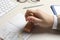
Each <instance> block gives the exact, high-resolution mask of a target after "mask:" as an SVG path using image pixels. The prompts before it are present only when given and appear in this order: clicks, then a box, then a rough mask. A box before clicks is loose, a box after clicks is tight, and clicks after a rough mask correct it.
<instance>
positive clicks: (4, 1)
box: [0, 0, 17, 16]
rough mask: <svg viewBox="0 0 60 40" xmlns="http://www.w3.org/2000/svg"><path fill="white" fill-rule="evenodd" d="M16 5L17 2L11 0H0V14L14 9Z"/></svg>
mask: <svg viewBox="0 0 60 40" xmlns="http://www.w3.org/2000/svg"><path fill="white" fill-rule="evenodd" d="M16 6H17V4H16V3H14V2H12V1H11V0H0V16H3V15H4V14H6V13H7V12H9V11H11V10H12V9H14V8H15V7H16Z"/></svg>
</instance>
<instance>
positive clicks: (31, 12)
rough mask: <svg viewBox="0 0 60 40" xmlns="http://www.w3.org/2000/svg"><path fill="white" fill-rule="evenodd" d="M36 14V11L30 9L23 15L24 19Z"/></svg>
mask: <svg viewBox="0 0 60 40" xmlns="http://www.w3.org/2000/svg"><path fill="white" fill-rule="evenodd" d="M36 13H37V12H36V10H32V9H30V10H27V11H26V13H25V18H27V17H28V16H35V14H36Z"/></svg>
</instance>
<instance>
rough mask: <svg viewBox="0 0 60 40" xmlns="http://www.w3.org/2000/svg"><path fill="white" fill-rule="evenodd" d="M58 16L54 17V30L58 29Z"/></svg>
mask: <svg viewBox="0 0 60 40" xmlns="http://www.w3.org/2000/svg"><path fill="white" fill-rule="evenodd" d="M57 22H58V21H57V16H56V15H54V22H53V27H52V29H57Z"/></svg>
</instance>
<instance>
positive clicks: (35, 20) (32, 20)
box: [27, 16, 42, 23]
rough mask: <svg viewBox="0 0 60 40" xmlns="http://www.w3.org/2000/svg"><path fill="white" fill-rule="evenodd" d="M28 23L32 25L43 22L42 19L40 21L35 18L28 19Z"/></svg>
mask: <svg viewBox="0 0 60 40" xmlns="http://www.w3.org/2000/svg"><path fill="white" fill-rule="evenodd" d="M27 21H29V22H32V23H40V22H42V20H41V19H38V18H36V17H34V16H29V17H27Z"/></svg>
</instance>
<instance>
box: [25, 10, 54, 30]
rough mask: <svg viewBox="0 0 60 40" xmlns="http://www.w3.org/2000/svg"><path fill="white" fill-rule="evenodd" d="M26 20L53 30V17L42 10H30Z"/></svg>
mask: <svg viewBox="0 0 60 40" xmlns="http://www.w3.org/2000/svg"><path fill="white" fill-rule="evenodd" d="M25 18H26V20H27V21H29V22H32V23H33V24H34V25H38V26H40V27H42V28H46V29H47V28H51V27H52V25H53V15H52V14H49V13H45V12H43V11H41V10H40V9H35V10H33V9H30V10H27V11H26V14H25Z"/></svg>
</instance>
